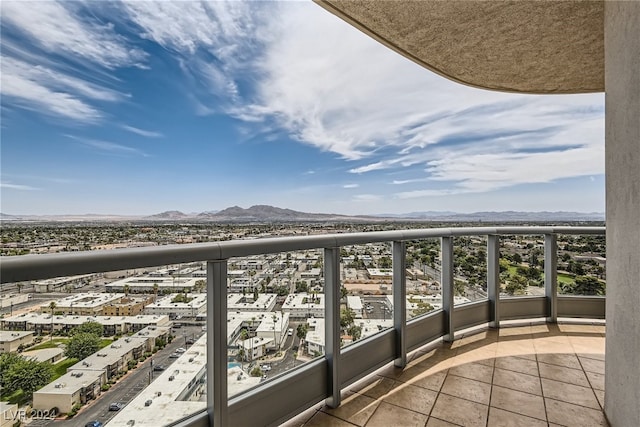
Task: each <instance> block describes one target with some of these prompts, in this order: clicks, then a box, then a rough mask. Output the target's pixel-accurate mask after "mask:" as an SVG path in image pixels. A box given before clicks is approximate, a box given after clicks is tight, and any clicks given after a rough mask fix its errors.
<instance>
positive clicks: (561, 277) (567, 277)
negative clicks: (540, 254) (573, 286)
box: [558, 273, 575, 283]
mask: <svg viewBox="0 0 640 427" xmlns="http://www.w3.org/2000/svg"><path fill="white" fill-rule="evenodd" d="M574 281H575V276H574V275H573V274H567V273H558V283H573V282H574Z"/></svg>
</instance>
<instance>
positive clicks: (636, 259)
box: [604, 1, 640, 427]
mask: <svg viewBox="0 0 640 427" xmlns="http://www.w3.org/2000/svg"><path fill="white" fill-rule="evenodd" d="M604 25H605V92H606V101H605V107H606V115H605V128H606V137H605V141H606V155H605V157H606V192H607V196H606V199H607V208H606V215H607V343H606V346H607V347H606V368H605V371H606V377H605V390H606V391H605V413H606V415H607V418H608V419H609V421H610V423H611V425H612V426H613V427H618V426H620V427H625V426H640V2H636V1H607V2H606V3H605V22H604Z"/></svg>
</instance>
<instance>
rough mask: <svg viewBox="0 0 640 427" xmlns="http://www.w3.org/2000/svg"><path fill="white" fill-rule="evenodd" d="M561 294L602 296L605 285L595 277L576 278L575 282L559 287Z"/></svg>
mask: <svg viewBox="0 0 640 427" xmlns="http://www.w3.org/2000/svg"><path fill="white" fill-rule="evenodd" d="M560 289H561V290H562V292H563V293H566V294H574V295H604V294H605V289H606V287H605V284H604V283H603V282H601V281H600V280H598V279H596V278H595V277H591V276H577V277H576V278H575V282H573V283H565V284H561V285H560Z"/></svg>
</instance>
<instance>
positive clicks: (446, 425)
mask: <svg viewBox="0 0 640 427" xmlns="http://www.w3.org/2000/svg"><path fill="white" fill-rule="evenodd" d="M426 427H458V424H453V423H450V422H448V421H443V420H439V419H437V418H433V417H430V418H429V421H427V425H426Z"/></svg>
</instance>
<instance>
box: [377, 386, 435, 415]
mask: <svg viewBox="0 0 640 427" xmlns="http://www.w3.org/2000/svg"><path fill="white" fill-rule="evenodd" d="M437 396H438V393H437V392H435V391H432V390H427V389H424V388H422V387H416V386H413V385H409V384H403V385H401V386H400V387H398V388H395V389H394V390H393V392H391V393H390V394H388V395H387V396H386V397H385V398H384V400H383V401H384V402H387V403H391V404H393V405H397V406H401V407H403V408H406V409H410V410H412V411H415V412H420V413H422V414H425V415H429V412H431V408H432V407H433V404H434V402H435V401H436V397H437Z"/></svg>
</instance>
